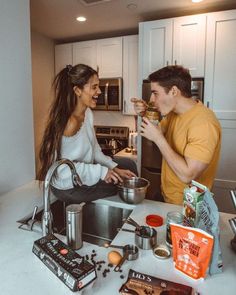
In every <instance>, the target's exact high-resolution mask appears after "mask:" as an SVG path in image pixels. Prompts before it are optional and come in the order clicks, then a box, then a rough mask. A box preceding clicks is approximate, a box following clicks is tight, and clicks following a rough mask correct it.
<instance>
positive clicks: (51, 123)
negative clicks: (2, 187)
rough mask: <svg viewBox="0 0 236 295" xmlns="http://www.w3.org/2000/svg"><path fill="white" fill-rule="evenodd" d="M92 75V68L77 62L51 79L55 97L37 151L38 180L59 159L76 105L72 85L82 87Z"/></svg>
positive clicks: (42, 179)
mask: <svg viewBox="0 0 236 295" xmlns="http://www.w3.org/2000/svg"><path fill="white" fill-rule="evenodd" d="M94 75H98V73H97V72H96V71H95V70H94V69H92V68H91V67H89V66H87V65H83V64H78V65H75V66H71V65H68V66H66V67H65V68H64V69H63V70H61V71H60V72H59V73H58V74H57V76H56V77H55V79H54V81H53V87H54V89H55V99H54V101H53V102H52V105H51V108H50V113H49V118H48V122H47V126H46V129H45V132H44V135H43V139H42V143H41V147H40V151H39V160H40V164H41V165H40V170H39V172H38V175H37V179H39V180H40V181H44V179H45V177H46V174H47V171H48V169H49V168H50V166H51V165H52V164H53V163H54V161H57V160H60V159H61V138H62V135H63V132H64V130H65V128H66V124H67V122H68V120H69V118H70V116H71V115H72V113H73V112H74V110H75V108H76V105H77V97H76V94H75V92H74V89H73V87H74V86H78V87H79V88H80V89H83V87H84V85H85V84H87V83H88V81H89V79H90V78H91V77H92V76H94Z"/></svg>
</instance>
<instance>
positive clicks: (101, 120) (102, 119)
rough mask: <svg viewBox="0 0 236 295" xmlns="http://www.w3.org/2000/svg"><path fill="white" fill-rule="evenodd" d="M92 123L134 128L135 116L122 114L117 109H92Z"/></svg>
mask: <svg viewBox="0 0 236 295" xmlns="http://www.w3.org/2000/svg"><path fill="white" fill-rule="evenodd" d="M93 114H94V125H104V126H127V127H129V129H130V130H132V131H134V130H135V117H134V116H128V115H123V114H122V113H121V112H117V111H93Z"/></svg>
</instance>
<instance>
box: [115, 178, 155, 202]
mask: <svg viewBox="0 0 236 295" xmlns="http://www.w3.org/2000/svg"><path fill="white" fill-rule="evenodd" d="M149 185H150V182H149V181H148V180H147V179H145V178H141V177H132V178H130V179H125V180H124V182H123V183H121V184H119V185H118V192H119V196H120V198H121V199H122V200H123V201H125V202H126V203H128V204H138V203H141V202H142V201H143V200H144V198H145V196H146V192H147V188H148V187H149Z"/></svg>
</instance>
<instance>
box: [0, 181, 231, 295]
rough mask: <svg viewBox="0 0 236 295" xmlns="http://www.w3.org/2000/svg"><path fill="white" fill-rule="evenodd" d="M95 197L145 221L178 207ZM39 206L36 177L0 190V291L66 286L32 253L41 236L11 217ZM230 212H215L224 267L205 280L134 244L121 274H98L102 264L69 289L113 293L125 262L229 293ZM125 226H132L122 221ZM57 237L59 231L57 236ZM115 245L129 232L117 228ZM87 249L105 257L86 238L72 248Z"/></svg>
mask: <svg viewBox="0 0 236 295" xmlns="http://www.w3.org/2000/svg"><path fill="white" fill-rule="evenodd" d="M97 202H98V203H99V202H100V203H106V204H109V205H112V206H118V207H123V208H130V209H133V212H132V213H131V217H132V218H134V219H135V220H136V221H137V222H138V223H140V224H141V225H142V224H145V216H146V215H148V214H151V213H155V214H159V215H161V216H163V217H165V216H166V213H167V212H168V211H173V210H178V211H181V207H180V206H175V205H171V204H165V203H159V202H154V201H150V200H144V201H143V202H142V203H141V204H138V205H136V206H134V205H128V204H126V203H124V202H122V201H121V200H120V198H119V197H118V196H114V197H110V198H106V199H104V200H98V201H97ZM35 205H38V206H39V207H42V191H41V190H40V189H39V187H38V183H37V182H31V183H29V184H27V185H25V186H22V187H20V188H18V189H16V190H14V191H11V192H9V193H7V194H5V195H2V196H0V237H1V240H0V250H1V256H0V277H1V286H0V294H2V295H32V294H34V295H54V294H57V295H65V294H74V293H73V292H71V291H70V290H69V289H68V288H67V287H66V286H65V285H64V284H63V283H62V282H61V281H60V280H59V279H58V278H57V277H56V276H55V275H54V274H53V273H52V272H51V271H50V270H49V269H48V268H47V267H46V266H45V265H44V264H43V263H42V262H41V261H40V260H39V259H38V258H37V257H36V256H35V255H34V254H33V253H32V246H33V242H34V241H35V240H37V239H39V238H40V237H41V235H40V234H38V233H35V232H28V231H24V230H19V229H18V228H17V227H18V225H19V224H17V223H16V221H17V220H18V219H20V218H22V217H24V216H25V215H28V214H29V213H30V212H32V211H33V207H34V206H35ZM232 217H233V215H232V214H226V213H221V214H220V228H221V247H222V252H223V263H224V271H223V273H222V274H217V275H214V276H211V277H207V278H206V279H205V281H202V282H196V281H194V280H192V279H190V278H187V277H186V276H184V275H183V274H181V273H180V272H178V271H176V270H175V269H174V266H173V261H172V258H169V259H167V260H159V259H157V258H155V257H154V256H153V254H152V251H151V250H140V251H139V258H138V259H137V260H135V261H126V262H125V263H124V265H123V267H122V269H123V273H122V274H123V275H124V276H125V278H124V279H121V278H120V273H116V272H114V271H113V270H112V271H111V272H109V273H108V274H107V277H105V278H104V277H103V276H102V271H103V269H104V268H107V264H105V265H104V267H103V268H102V270H101V271H97V274H98V278H97V280H95V281H94V282H93V283H91V284H90V285H89V286H88V287H86V288H85V289H83V290H82V291H81V292H77V293H75V294H83V295H92V294H96V295H118V294H119V292H118V290H119V288H120V287H121V285H122V284H123V283H124V282H125V281H126V278H127V274H128V271H129V269H130V268H132V269H134V270H136V271H139V272H142V273H146V274H149V275H153V276H156V277H160V278H163V279H167V280H171V281H176V282H179V283H183V284H186V285H191V286H193V287H194V288H196V289H197V290H198V292H200V294H207V295H209V294H211V293H212V294H214V295H217V294H235V290H236V255H235V254H234V252H233V251H232V249H231V248H230V240H231V239H232V237H233V233H232V232H231V229H230V226H229V223H228V219H230V218H232ZM124 227H125V228H130V229H133V227H132V226H130V225H127V224H125V225H124ZM157 232H158V243H162V242H164V240H165V225H163V226H162V227H160V228H157ZM61 238H62V240H63V236H62V237H61ZM112 243H113V244H116V245H125V244H128V243H134V234H133V233H129V232H124V231H120V232H119V233H118V234H117V236H116V237H115V239H114V240H113V242H112ZM92 250H95V251H96V253H97V256H96V261H98V260H105V261H107V259H106V257H107V253H108V252H109V251H111V248H109V249H106V248H103V247H98V246H95V245H91V244H88V243H85V242H84V244H83V247H82V248H81V249H80V250H78V251H77V252H78V253H79V254H81V255H86V254H89V255H90V254H91V253H92Z"/></svg>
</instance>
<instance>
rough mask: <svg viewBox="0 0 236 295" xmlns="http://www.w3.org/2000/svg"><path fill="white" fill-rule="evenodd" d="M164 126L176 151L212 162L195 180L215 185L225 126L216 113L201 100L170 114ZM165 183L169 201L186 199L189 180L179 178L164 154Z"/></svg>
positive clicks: (168, 139) (164, 190) (167, 200)
mask: <svg viewBox="0 0 236 295" xmlns="http://www.w3.org/2000/svg"><path fill="white" fill-rule="evenodd" d="M161 126H163V127H164V130H165V138H166V140H167V142H168V143H169V145H170V146H171V147H172V149H173V150H174V151H175V152H176V153H178V154H179V155H181V156H183V157H188V158H191V159H194V160H198V161H201V162H203V163H207V164H208V167H207V168H206V170H205V171H204V172H203V173H202V174H201V176H200V177H199V178H197V179H195V180H196V181H198V182H200V183H202V184H204V185H205V186H207V187H208V188H209V189H211V187H212V185H213V181H214V177H215V174H216V169H217V163H218V160H219V155H220V146H221V127H220V124H219V121H218V120H217V118H216V117H215V115H214V113H213V112H212V111H211V110H210V109H208V108H207V107H205V106H204V105H203V104H202V103H201V102H200V101H198V103H197V104H196V105H195V106H194V107H193V108H191V109H190V110H189V111H187V112H185V113H184V114H181V115H177V114H175V113H173V112H171V113H170V114H168V116H167V117H166V118H164V119H163V121H162V122H161ZM161 183H162V193H163V197H164V199H165V201H166V202H168V203H173V204H182V203H183V190H184V188H185V187H186V186H187V184H186V183H183V182H181V181H180V180H179V178H178V177H177V176H176V174H175V173H174V172H173V170H172V169H171V168H170V166H169V165H168V164H167V162H166V161H165V159H164V158H163V160H162V171H161Z"/></svg>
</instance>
